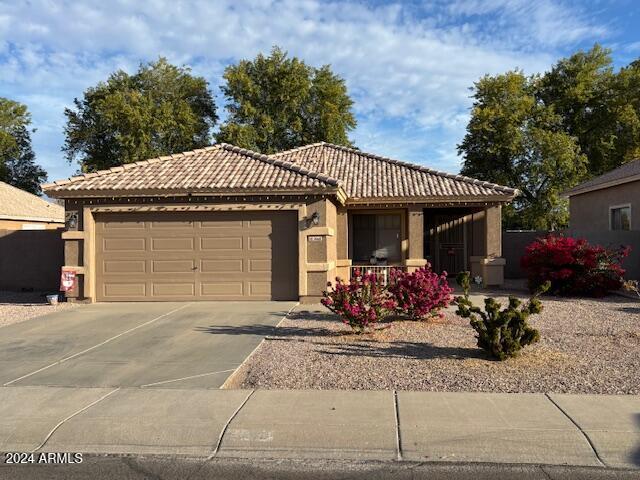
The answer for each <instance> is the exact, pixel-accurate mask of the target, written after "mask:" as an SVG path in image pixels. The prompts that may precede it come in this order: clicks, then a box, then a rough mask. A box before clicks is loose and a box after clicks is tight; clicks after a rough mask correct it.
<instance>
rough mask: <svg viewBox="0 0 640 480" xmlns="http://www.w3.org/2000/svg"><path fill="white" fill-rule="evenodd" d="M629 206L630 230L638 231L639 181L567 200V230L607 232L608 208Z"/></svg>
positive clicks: (639, 216)
mask: <svg viewBox="0 0 640 480" xmlns="http://www.w3.org/2000/svg"><path fill="white" fill-rule="evenodd" d="M626 204H630V205H631V230H632V231H640V181H637V182H629V183H623V184H622V185H615V186H613V187H609V188H604V189H602V190H594V191H592V192H587V193H581V194H580V195H573V196H571V197H570V198H569V228H572V229H578V230H583V231H608V230H609V208H610V207H613V206H619V205H626Z"/></svg>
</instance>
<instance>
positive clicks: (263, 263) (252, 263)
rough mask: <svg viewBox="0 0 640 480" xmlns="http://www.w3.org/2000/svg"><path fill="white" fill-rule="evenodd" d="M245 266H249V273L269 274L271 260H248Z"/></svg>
mask: <svg viewBox="0 0 640 480" xmlns="http://www.w3.org/2000/svg"><path fill="white" fill-rule="evenodd" d="M247 264H248V265H249V268H248V269H247V271H249V272H257V273H264V272H271V259H257V258H250V259H248V261H247Z"/></svg>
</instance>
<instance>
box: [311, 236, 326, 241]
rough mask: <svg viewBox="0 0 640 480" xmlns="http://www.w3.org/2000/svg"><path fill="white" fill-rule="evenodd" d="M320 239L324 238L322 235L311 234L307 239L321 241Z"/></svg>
mask: <svg viewBox="0 0 640 480" xmlns="http://www.w3.org/2000/svg"><path fill="white" fill-rule="evenodd" d="M322 240H324V237H323V236H322V235H311V236H309V241H310V242H321V241H322Z"/></svg>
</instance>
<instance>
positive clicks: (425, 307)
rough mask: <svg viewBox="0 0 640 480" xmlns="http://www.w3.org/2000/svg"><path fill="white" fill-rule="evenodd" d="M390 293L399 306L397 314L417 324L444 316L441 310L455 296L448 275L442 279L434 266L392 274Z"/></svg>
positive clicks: (441, 275) (443, 273)
mask: <svg viewBox="0 0 640 480" xmlns="http://www.w3.org/2000/svg"><path fill="white" fill-rule="evenodd" d="M390 277H391V281H390V283H389V291H390V292H391V294H392V295H393V297H394V298H395V301H396V303H397V305H396V311H397V312H398V313H402V314H405V315H407V316H408V317H409V318H411V319H413V320H419V319H423V318H426V317H429V316H436V315H440V316H442V313H441V312H440V310H441V309H443V308H446V307H447V306H448V305H449V303H451V300H452V298H451V292H452V291H453V290H452V289H451V287H449V283H448V282H447V272H442V274H440V275H438V274H437V273H434V272H433V271H432V270H431V265H429V264H428V263H427V265H426V266H425V267H423V268H419V269H418V270H416V271H415V272H412V273H407V272H403V271H401V270H391V274H390Z"/></svg>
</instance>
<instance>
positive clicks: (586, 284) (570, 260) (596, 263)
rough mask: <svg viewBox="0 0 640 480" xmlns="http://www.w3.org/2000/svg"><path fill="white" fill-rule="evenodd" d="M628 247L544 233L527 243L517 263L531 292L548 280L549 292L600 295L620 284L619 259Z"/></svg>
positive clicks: (622, 270) (624, 254)
mask: <svg viewBox="0 0 640 480" xmlns="http://www.w3.org/2000/svg"><path fill="white" fill-rule="evenodd" d="M629 250H630V249H629V247H626V248H622V247H621V248H619V249H617V250H611V249H607V248H604V247H601V246H599V245H589V243H588V242H587V241H586V240H585V239H575V238H572V237H562V236H557V235H548V236H547V237H545V238H539V239H538V240H536V241H535V242H533V243H532V244H531V245H529V246H528V247H527V249H526V253H525V255H524V256H523V257H522V259H521V262H520V263H521V266H522V268H524V269H525V270H526V271H527V276H528V279H529V288H530V289H531V290H532V291H533V290H535V289H536V288H538V287H539V286H540V285H543V284H544V283H545V282H546V281H547V280H548V281H550V282H551V288H550V292H551V293H554V294H556V295H589V296H592V297H601V296H604V295H606V294H607V292H609V291H612V290H618V289H619V288H620V287H621V286H622V283H623V281H624V280H623V278H622V277H623V275H624V272H625V271H624V269H623V268H622V267H621V266H620V262H621V261H622V259H623V258H624V257H626V256H627V255H628V254H629Z"/></svg>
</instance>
